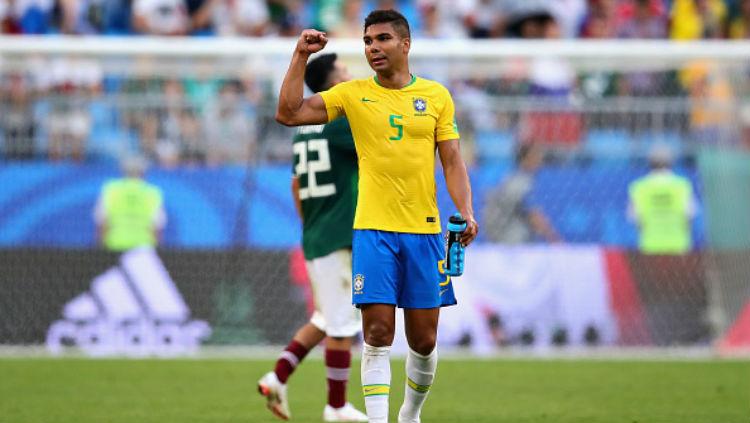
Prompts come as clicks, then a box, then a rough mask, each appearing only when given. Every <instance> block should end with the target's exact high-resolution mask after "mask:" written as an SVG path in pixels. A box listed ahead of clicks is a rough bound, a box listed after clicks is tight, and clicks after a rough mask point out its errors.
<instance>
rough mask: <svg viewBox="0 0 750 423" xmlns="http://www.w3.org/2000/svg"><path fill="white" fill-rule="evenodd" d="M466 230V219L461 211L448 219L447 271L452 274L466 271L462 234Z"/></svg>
mask: <svg viewBox="0 0 750 423" xmlns="http://www.w3.org/2000/svg"><path fill="white" fill-rule="evenodd" d="M465 231H466V219H464V218H463V217H462V216H461V213H456V214H454V215H453V216H451V217H450V219H448V234H447V235H446V238H447V239H446V249H445V250H446V251H445V254H446V257H445V263H446V266H445V267H446V272H445V273H447V274H448V275H450V276H461V275H462V274H463V273H464V255H465V253H464V251H465V247H464V245H463V243H462V242H461V236H462V235H463V234H464V232H465Z"/></svg>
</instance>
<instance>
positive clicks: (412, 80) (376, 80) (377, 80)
mask: <svg viewBox="0 0 750 423" xmlns="http://www.w3.org/2000/svg"><path fill="white" fill-rule="evenodd" d="M372 79H373V80H374V81H375V83H376V84H378V86H379V87H382V88H385V89H387V90H393V89H399V90H403V89H404V88H406V87H408V86H410V85H412V84H414V83H415V82H417V77H416V76H414V75H413V74H412V76H411V81H409V83H408V84H406V85H404V86H403V87H401V88H388V87H384V86H383V84H381V83H380V80H379V79H378V76H377V75H375V76H373V77H372Z"/></svg>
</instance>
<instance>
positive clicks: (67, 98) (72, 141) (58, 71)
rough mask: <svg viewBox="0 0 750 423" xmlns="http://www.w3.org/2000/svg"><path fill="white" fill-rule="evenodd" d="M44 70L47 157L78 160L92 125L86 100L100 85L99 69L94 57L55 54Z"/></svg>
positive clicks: (94, 93) (88, 100)
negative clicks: (48, 89) (48, 85)
mask: <svg viewBox="0 0 750 423" xmlns="http://www.w3.org/2000/svg"><path fill="white" fill-rule="evenodd" d="M48 71H49V75H48V77H49V78H50V83H51V94H52V95H51V97H50V111H49V115H47V117H46V124H47V129H48V136H49V156H50V159H52V160H63V159H67V158H71V159H72V160H75V161H82V160H83V159H84V158H85V153H86V142H87V141H88V138H89V134H90V133H91V129H92V118H91V111H90V107H89V106H90V100H91V98H92V96H94V95H97V94H98V92H99V90H100V88H101V81H102V70H101V68H100V67H99V65H98V63H97V62H95V61H89V60H82V59H70V58H59V59H56V60H54V61H53V62H52V63H50V64H49V70H48Z"/></svg>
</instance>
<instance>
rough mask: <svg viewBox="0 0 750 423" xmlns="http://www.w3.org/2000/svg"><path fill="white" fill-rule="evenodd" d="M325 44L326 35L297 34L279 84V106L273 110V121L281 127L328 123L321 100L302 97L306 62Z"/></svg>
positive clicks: (319, 33)
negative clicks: (292, 50)
mask: <svg viewBox="0 0 750 423" xmlns="http://www.w3.org/2000/svg"><path fill="white" fill-rule="evenodd" d="M327 43H328V38H326V34H325V32H320V31H316V30H314V29H306V30H304V31H302V34H300V36H299V39H298V40H297V46H296V48H295V49H294V54H293V55H292V61H291V63H290V64H289V69H288V70H287V72H286V75H285V76H284V82H283V83H282V84H281V92H280V93H279V105H278V107H277V108H276V121H277V122H279V123H281V124H282V125H286V126H299V125H312V124H320V123H326V122H328V113H327V112H326V105H325V102H323V98H322V97H321V96H320V95H318V94H315V95H313V96H311V97H308V98H304V97H303V92H304V91H303V90H304V89H303V84H304V79H305V65H306V64H307V59H308V58H309V57H310V55H311V54H313V53H317V52H319V51H321V50H323V48H325V46H326V44H327Z"/></svg>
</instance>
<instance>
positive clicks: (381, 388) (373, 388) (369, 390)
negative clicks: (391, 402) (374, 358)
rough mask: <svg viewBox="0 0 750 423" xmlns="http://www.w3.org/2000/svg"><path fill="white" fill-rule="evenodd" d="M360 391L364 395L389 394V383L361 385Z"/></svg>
mask: <svg viewBox="0 0 750 423" xmlns="http://www.w3.org/2000/svg"><path fill="white" fill-rule="evenodd" d="M362 393H363V394H364V396H365V397H374V396H378V395H389V394H390V393H391V385H386V384H375V385H362Z"/></svg>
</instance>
